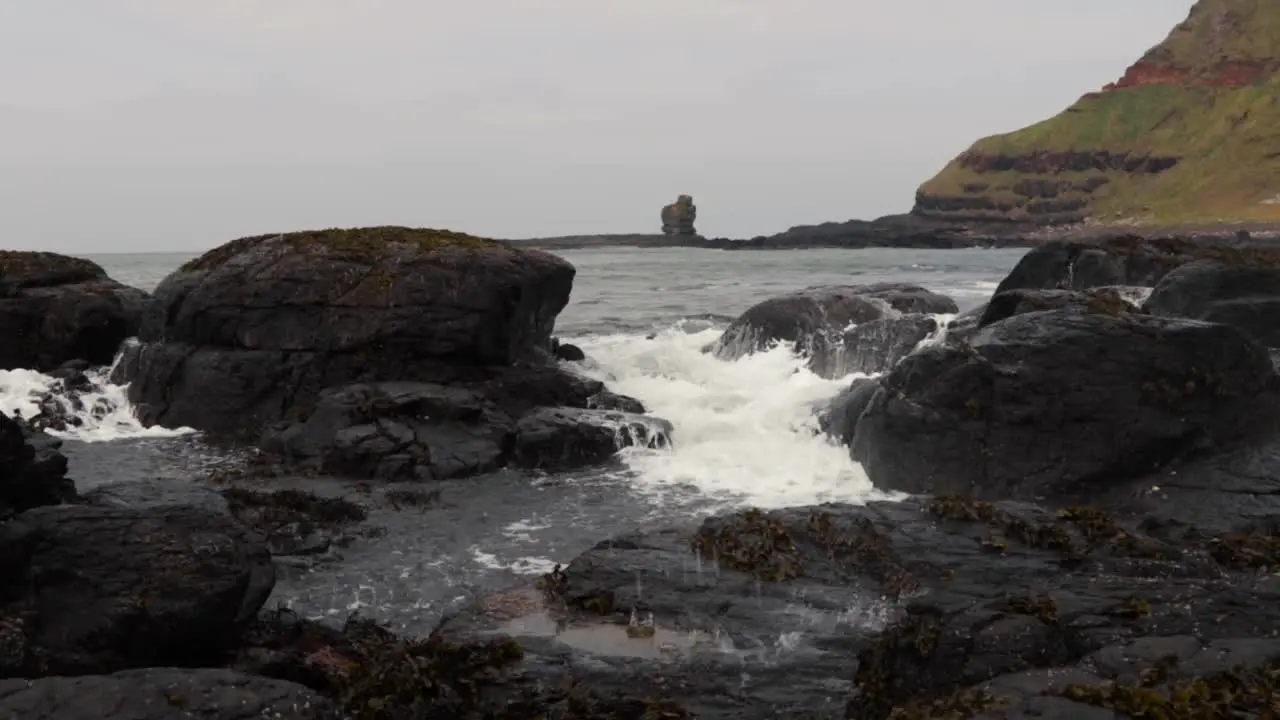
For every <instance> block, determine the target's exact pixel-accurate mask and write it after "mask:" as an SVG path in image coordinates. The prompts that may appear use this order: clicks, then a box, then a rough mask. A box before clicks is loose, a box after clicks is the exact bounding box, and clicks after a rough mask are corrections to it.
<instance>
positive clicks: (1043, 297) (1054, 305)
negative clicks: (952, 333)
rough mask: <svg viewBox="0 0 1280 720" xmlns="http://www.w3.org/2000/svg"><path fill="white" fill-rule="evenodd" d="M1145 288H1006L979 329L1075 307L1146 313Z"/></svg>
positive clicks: (987, 310) (989, 306)
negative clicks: (1019, 317)
mask: <svg viewBox="0 0 1280 720" xmlns="http://www.w3.org/2000/svg"><path fill="white" fill-rule="evenodd" d="M1141 290H1143V289H1142V288H1123V287H1105V286H1104V287H1093V288H1089V289H1088V290H1084V291H1076V290H1026V289H1022V290H1006V291H1004V292H1001V293H996V294H995V295H994V296H993V297H992V298H991V302H989V303H987V305H986V307H985V308H984V310H983V312H982V315H981V317H980V318H979V319H978V324H977V328H984V327H986V326H988V325H991V324H993V323H997V322H1000V321H1001V320H1004V319H1006V318H1011V317H1013V316H1014V315H1022V314H1023V313H1029V312H1037V311H1040V310H1058V309H1062V308H1074V309H1076V310H1080V311H1082V312H1092V313H1102V314H1112V315H1115V314H1118V313H1122V312H1142V305H1141V302H1140V301H1139V300H1138V298H1139V297H1141V295H1142V293H1141V292H1140V291H1141Z"/></svg>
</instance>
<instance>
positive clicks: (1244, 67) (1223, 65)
mask: <svg viewBox="0 0 1280 720" xmlns="http://www.w3.org/2000/svg"><path fill="white" fill-rule="evenodd" d="M1271 72H1272V68H1271V67H1270V66H1269V65H1268V64H1267V63H1264V62H1261V61H1258V60H1225V61H1223V62H1220V63H1218V64H1216V65H1214V66H1213V67H1212V68H1210V69H1209V71H1208V72H1206V73H1202V74H1198V75H1192V72H1191V71H1190V70H1189V69H1187V68H1181V67H1175V66H1172V65H1160V64H1157V63H1152V62H1147V61H1145V60H1144V61H1140V62H1137V63H1134V64H1133V66H1132V67H1130V68H1129V69H1128V70H1127V71H1125V74H1124V77H1121V78H1120V79H1119V80H1117V81H1116V82H1113V83H1108V84H1107V85H1106V86H1105V87H1103V88H1102V89H1103V91H1104V92H1110V91H1113V90H1121V89H1124V88H1130V87H1142V86H1144V85H1199V86H1209V87H1244V86H1245V85H1253V84H1255V83H1258V82H1260V81H1262V80H1263V79H1264V78H1266V76H1268V75H1270V74H1271Z"/></svg>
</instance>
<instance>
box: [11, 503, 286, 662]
mask: <svg viewBox="0 0 1280 720" xmlns="http://www.w3.org/2000/svg"><path fill="white" fill-rule="evenodd" d="M274 583H275V570H274V566H273V565H272V563H271V556H270V553H269V552H268V551H267V548H266V547H265V546H264V545H263V544H262V541H261V539H260V538H257V537H256V536H254V535H253V534H251V533H249V532H248V531H247V530H245V529H244V528H243V526H241V525H240V524H239V523H237V522H235V521H234V520H233V519H232V518H231V517H230V516H229V515H226V514H222V513H211V512H208V511H205V510H201V509H195V508H186V507H169V508H163V507H160V508H151V509H128V508H108V507H74V506H73V507H45V508H37V509H34V510H30V511H27V512H25V513H23V514H21V515H19V516H17V517H16V518H14V519H12V520H10V521H8V522H7V523H4V524H0V587H3V588H4V590H3V592H0V623H2V624H3V625H4V627H5V628H7V632H8V634H9V637H8V638H7V639H6V642H5V643H0V645H3V646H4V647H6V648H8V649H9V651H10V652H8V653H7V654H6V656H5V657H4V662H3V663H0V676H5V677H14V676H17V677H33V676H41V675H56V674H66V675H78V674H95V673H110V672H114V671H117V670H122V669H129V668H138V667H146V666H153V665H177V666H192V665H201V664H216V663H217V662H218V661H219V659H220V657H221V655H222V653H224V652H226V651H227V650H228V649H229V643H232V642H234V639H235V637H236V636H237V634H238V632H239V630H240V629H241V628H242V627H243V625H244V624H245V623H247V622H248V621H250V620H252V619H253V617H254V615H255V614H256V613H257V611H258V609H259V608H261V607H262V605H263V603H264V602H266V599H267V596H268V595H270V593H271V590H272V587H273V585H274Z"/></svg>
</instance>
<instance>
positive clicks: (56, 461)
mask: <svg viewBox="0 0 1280 720" xmlns="http://www.w3.org/2000/svg"><path fill="white" fill-rule="evenodd" d="M61 448H62V441H61V440H58V439H57V438H54V437H52V436H50V435H46V434H45V433H43V432H37V431H34V430H32V429H30V428H29V427H27V426H26V425H25V423H22V422H19V421H16V420H14V419H12V418H9V417H5V416H3V415H0V520H3V519H5V518H7V517H9V516H10V515H12V514H13V513H18V512H23V511H25V510H29V509H31V508H35V507H40V506H42V505H58V504H60V503H66V502H71V501H73V500H75V499H76V488H75V483H73V482H72V480H71V479H70V478H68V477H67V458H66V456H65V455H63V454H62V452H61Z"/></svg>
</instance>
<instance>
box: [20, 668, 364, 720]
mask: <svg viewBox="0 0 1280 720" xmlns="http://www.w3.org/2000/svg"><path fill="white" fill-rule="evenodd" d="M339 717H340V715H339V714H338V712H337V711H336V710H335V709H334V706H333V703H332V701H330V700H329V699H328V698H325V697H323V696H321V695H319V694H318V693H316V692H315V691H313V690H310V689H308V688H306V687H303V686H301V685H297V684H294V683H291V682H286V681H283V680H274V679H271V678H265V677H258V676H254V675H248V674H245V673H239V672H233V671H231V670H220V669H212V668H201V669H180V668H145V669H140V670H123V671H121V672H118V673H112V674H110V675H83V676H79V677H49V678H41V679H39V680H0V718H5V719H6V720H10V719H12V720H18V718H21V719H22V720H103V719H104V718H106V719H108V720H185V719H187V718H200V720H259V719H261V718H290V719H291V720H338V718H339Z"/></svg>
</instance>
